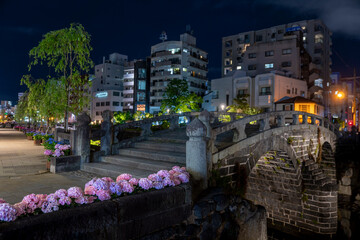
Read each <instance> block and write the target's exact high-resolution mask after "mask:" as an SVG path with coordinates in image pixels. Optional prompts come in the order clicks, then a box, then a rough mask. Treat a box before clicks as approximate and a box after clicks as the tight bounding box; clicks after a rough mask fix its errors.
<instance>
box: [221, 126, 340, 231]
mask: <svg viewBox="0 0 360 240" xmlns="http://www.w3.org/2000/svg"><path fill="white" fill-rule="evenodd" d="M325 139H326V138H325V137H323V136H322V135H321V133H320V135H318V133H317V132H316V131H313V129H309V128H304V129H303V130H301V131H298V130H296V129H295V130H293V131H289V132H287V133H283V134H282V135H275V136H272V137H269V138H263V140H262V141H258V142H254V143H253V144H250V145H245V146H246V147H243V148H240V149H238V151H234V153H233V154H230V155H228V156H226V157H224V158H223V159H221V160H220V161H219V162H218V168H217V170H216V171H218V174H220V176H222V177H223V178H227V179H228V180H229V181H230V182H231V183H232V184H233V185H234V186H235V184H238V186H240V187H241V188H243V189H242V191H243V192H244V193H245V198H246V199H249V200H251V201H253V202H254V203H255V204H259V205H262V206H264V207H265V208H266V211H267V217H268V220H269V224H270V226H272V227H274V228H277V229H279V230H281V231H286V230H288V231H289V230H290V232H289V233H291V234H293V233H299V232H301V234H309V235H311V234H313V233H314V232H315V233H318V234H322V235H328V234H335V233H336V229H337V185H336V177H335V160H334V156H333V153H332V150H331V146H330V144H324V145H326V147H322V146H321V144H323V143H324V142H325ZM319 141H320V145H319V144H318V143H319ZM320 149H321V150H320ZM319 155H321V156H322V158H321V159H320V158H318V156H319ZM316 161H317V162H316ZM239 175H244V176H239ZM247 176H248V177H247ZM239 181H240V182H242V184H239V183H237V182H239Z"/></svg>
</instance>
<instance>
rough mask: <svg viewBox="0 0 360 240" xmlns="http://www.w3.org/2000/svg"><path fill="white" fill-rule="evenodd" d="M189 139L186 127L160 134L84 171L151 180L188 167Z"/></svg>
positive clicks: (114, 176)
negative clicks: (155, 175) (159, 173)
mask: <svg viewBox="0 0 360 240" xmlns="http://www.w3.org/2000/svg"><path fill="white" fill-rule="evenodd" d="M186 141H187V136H186V133H185V129H184V128H180V129H177V130H175V131H167V132H164V133H158V134H155V135H153V136H151V137H148V138H147V139H146V140H145V141H142V142H137V143H135V144H134V146H133V147H131V148H123V149H119V154H118V155H110V156H103V157H101V161H100V162H97V163H86V164H84V166H83V169H82V170H83V171H85V172H90V173H94V174H97V175H100V176H109V177H112V178H116V177H117V176H118V175H120V174H121V173H130V174H132V175H133V177H136V178H141V177H147V176H148V175H149V174H151V173H155V172H157V171H159V170H161V169H166V170H169V169H171V168H172V167H173V166H175V165H177V166H181V167H182V166H185V163H186V144H185V143H186Z"/></svg>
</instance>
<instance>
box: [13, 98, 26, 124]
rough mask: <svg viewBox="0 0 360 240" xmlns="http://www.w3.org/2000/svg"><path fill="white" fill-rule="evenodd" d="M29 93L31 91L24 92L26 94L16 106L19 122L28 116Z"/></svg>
mask: <svg viewBox="0 0 360 240" xmlns="http://www.w3.org/2000/svg"><path fill="white" fill-rule="evenodd" d="M28 93H29V92H28V91H26V92H24V94H23V95H22V96H21V97H20V100H19V102H18V104H17V106H16V110H15V120H16V121H17V122H21V121H23V120H24V119H25V118H26V117H27V107H28V100H27V96H28Z"/></svg>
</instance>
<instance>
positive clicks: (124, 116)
mask: <svg viewBox="0 0 360 240" xmlns="http://www.w3.org/2000/svg"><path fill="white" fill-rule="evenodd" d="M113 119H114V121H115V123H125V122H126V121H131V120H133V119H134V118H133V115H132V114H131V112H129V111H127V112H116V113H114V117H113Z"/></svg>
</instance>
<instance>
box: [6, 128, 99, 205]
mask: <svg viewBox="0 0 360 240" xmlns="http://www.w3.org/2000/svg"><path fill="white" fill-rule="evenodd" d="M43 152H44V147H43V146H35V145H34V143H33V141H29V140H27V139H26V137H25V135H24V134H23V133H22V132H19V131H15V130H13V129H9V128H0V198H3V199H4V200H5V201H7V202H9V203H12V204H13V203H16V202H20V201H21V200H22V198H23V197H24V196H25V195H27V194H31V193H35V194H38V193H44V194H49V193H52V192H54V191H56V190H57V189H60V188H65V189H67V188H69V187H73V186H79V187H82V188H83V187H84V184H85V183H86V182H87V181H89V180H90V179H91V178H92V177H94V175H90V174H87V173H83V172H82V171H76V172H69V173H62V174H52V173H49V172H47V171H46V161H47V159H46V157H45V156H44V154H43Z"/></svg>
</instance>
